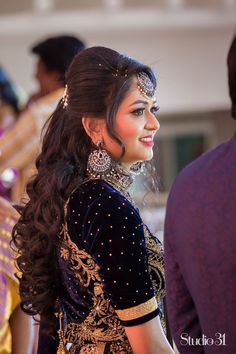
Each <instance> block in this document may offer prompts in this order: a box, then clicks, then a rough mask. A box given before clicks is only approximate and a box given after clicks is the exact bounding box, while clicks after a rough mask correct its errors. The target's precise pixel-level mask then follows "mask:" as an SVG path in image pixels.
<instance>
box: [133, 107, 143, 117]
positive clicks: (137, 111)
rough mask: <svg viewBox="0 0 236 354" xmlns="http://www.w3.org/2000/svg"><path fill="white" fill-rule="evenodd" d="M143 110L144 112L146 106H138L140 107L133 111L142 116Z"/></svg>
mask: <svg viewBox="0 0 236 354" xmlns="http://www.w3.org/2000/svg"><path fill="white" fill-rule="evenodd" d="M143 112H144V108H138V109H135V110H134V111H133V112H132V113H133V114H134V115H135V116H142V115H143Z"/></svg>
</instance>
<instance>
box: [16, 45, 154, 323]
mask: <svg viewBox="0 0 236 354" xmlns="http://www.w3.org/2000/svg"><path fill="white" fill-rule="evenodd" d="M140 71H144V72H146V73H147V75H148V76H149V77H150V80H151V81H152V82H153V85H154V86H156V79H155V75H154V74H153V72H152V70H151V69H150V68H149V67H147V66H145V65H143V64H141V63H139V62H138V61H136V60H134V59H131V58H129V57H127V56H124V55H121V54H119V53H118V52H116V51H114V50H112V49H108V48H104V47H92V48H88V49H86V50H84V51H82V52H81V53H79V54H78V55H77V56H76V57H75V58H74V60H73V62H72V64H71V66H70V68H69V71H68V73H67V77H66V82H67V86H68V105H67V106H66V107H64V106H63V100H61V101H60V102H59V104H58V106H57V109H56V111H55V112H54V113H53V114H52V116H51V118H50V120H49V123H48V128H47V130H46V133H45V135H44V138H43V145H42V152H41V153H40V155H39V156H38V158H37V160H36V167H37V174H36V176H35V177H34V178H33V179H32V180H31V181H30V183H29V184H28V185H27V193H28V195H29V201H28V203H27V204H26V205H25V206H23V207H20V208H18V209H19V212H20V214H21V216H20V219H19V221H18V223H17V224H16V225H15V227H14V230H13V242H14V244H15V247H16V248H17V249H18V258H17V264H18V267H19V269H20V271H21V272H22V278H21V279H20V294H21V305H22V308H23V310H24V311H25V312H27V313H28V314H31V315H36V314H40V315H41V318H42V319H44V320H45V321H46V322H47V323H48V324H49V325H50V326H51V327H52V324H53V322H54V320H55V316H54V311H55V303H56V298H57V295H58V290H57V288H58V281H57V279H58V274H59V270H58V269H57V260H56V248H57V245H58V243H59V242H60V241H59V237H58V235H59V232H60V229H61V226H62V223H63V221H64V210H63V207H64V205H65V201H66V200H67V198H68V196H69V195H70V193H71V191H72V190H73V189H74V188H75V186H76V185H78V183H79V182H81V181H82V180H83V179H84V177H85V174H86V166H87V159H88V155H89V153H90V151H91V150H92V149H93V148H94V147H93V146H92V143H91V140H90V138H89V137H88V135H87V134H86V132H85V130H84V128H83V125H82V117H83V116H90V117H98V118H100V117H101V118H105V119H106V122H107V128H108V132H109V134H110V135H111V137H113V138H114V139H115V140H116V141H117V142H118V143H119V144H120V145H121V146H122V147H123V145H122V142H121V141H120V140H119V139H118V138H117V137H116V134H115V131H114V120H115V115H116V112H117V109H118V107H119V105H120V103H121V102H122V100H123V99H124V97H125V95H126V94H127V92H128V90H129V89H130V86H131V83H132V78H133V77H134V75H135V74H137V73H138V72H140ZM123 149H124V147H123Z"/></svg>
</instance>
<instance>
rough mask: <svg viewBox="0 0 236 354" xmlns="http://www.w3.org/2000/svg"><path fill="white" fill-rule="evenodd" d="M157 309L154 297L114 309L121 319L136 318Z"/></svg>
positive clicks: (129, 319)
mask: <svg viewBox="0 0 236 354" xmlns="http://www.w3.org/2000/svg"><path fill="white" fill-rule="evenodd" d="M156 309H157V301H156V298H155V297H152V298H151V299H150V300H148V301H146V302H143V303H142V304H140V305H137V306H134V307H130V308H129V309H125V310H116V313H117V315H118V317H119V319H120V320H121V321H131V320H135V319H137V318H140V317H143V316H145V315H148V314H149V313H151V312H153V311H155V310H156Z"/></svg>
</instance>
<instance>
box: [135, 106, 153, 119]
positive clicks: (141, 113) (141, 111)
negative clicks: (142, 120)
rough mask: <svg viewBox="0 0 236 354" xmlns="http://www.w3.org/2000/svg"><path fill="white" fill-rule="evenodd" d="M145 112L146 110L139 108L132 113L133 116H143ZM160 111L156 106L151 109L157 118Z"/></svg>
mask: <svg viewBox="0 0 236 354" xmlns="http://www.w3.org/2000/svg"><path fill="white" fill-rule="evenodd" d="M144 111H145V108H137V109H135V110H134V111H133V112H131V113H132V114H134V115H135V116H138V117H140V116H142V115H143V112H144ZM158 111H159V107H158V106H154V107H152V108H151V112H152V114H153V115H154V116H155V117H156V116H157V112H158Z"/></svg>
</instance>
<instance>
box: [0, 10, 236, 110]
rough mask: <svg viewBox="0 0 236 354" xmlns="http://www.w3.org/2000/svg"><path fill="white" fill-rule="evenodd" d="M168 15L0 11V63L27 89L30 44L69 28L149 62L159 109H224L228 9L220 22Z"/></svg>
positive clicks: (30, 69) (29, 84)
mask: <svg viewBox="0 0 236 354" xmlns="http://www.w3.org/2000/svg"><path fill="white" fill-rule="evenodd" d="M234 11H235V10H234ZM153 14H154V15H155V16H156V17H155V16H153ZM235 15H236V12H235ZM148 16H149V17H148ZM165 16H166V23H165ZM168 16H169V15H168ZM168 16H167V15H165V12H161V13H159V12H158V11H157V9H156V8H154V9H153V11H152V10H148V11H146V10H145V9H144V10H142V11H141V10H140V11H136V10H135V11H130V10H129V11H128V12H127V11H126V10H125V9H122V10H117V12H115V11H113V12H112V11H110V12H109V11H108V12H107V11H105V10H97V11H94V10H93V11H90V12H89V11H81V12H73V13H71V12H65V13H64V14H63V13H60V12H59V13H53V12H52V13H50V14H46V15H45V14H38V15H35V14H14V15H7V16H0V62H1V63H2V64H3V65H4V66H5V67H6V69H7V70H8V71H9V73H10V74H11V76H12V78H13V79H14V80H15V81H16V82H17V83H19V84H20V85H21V86H22V87H23V88H24V89H25V90H26V91H28V92H30V91H32V90H33V89H34V87H35V83H34V81H33V80H32V75H33V66H34V59H35V58H34V57H33V56H31V55H30V53H29V48H30V46H31V45H32V44H33V43H35V42H36V41H38V40H40V39H42V38H44V37H46V36H48V35H51V34H55V33H63V32H67V33H74V34H77V35H79V36H81V37H82V38H83V39H84V40H86V41H87V43H88V45H89V46H91V45H105V46H109V47H112V48H114V49H117V50H119V51H121V52H125V53H127V54H129V55H131V56H134V57H136V58H138V59H140V60H143V61H144V62H145V63H147V64H151V65H152V66H153V67H154V69H155V70H156V72H157V74H158V77H159V89H158V99H159V104H160V106H161V112H162V113H178V112H185V111H187V112H191V111H193V112H194V111H206V110H222V109H223V110H225V109H227V108H228V107H229V99H228V88H227V78H226V55H227V51H228V48H229V44H230V41H231V38H232V35H233V33H234V30H235V26H234V22H233V21H232V13H231V14H230V13H229V16H230V18H229V21H227V17H226V18H225V20H224V21H223V22H220V21H219V18H218V17H216V21H215V22H214V21H212V18H211V17H206V18H205V19H204V17H202V18H201V17H199V15H198V17H196V18H195V17H194V14H192V13H191V16H192V17H191V18H192V23H191V21H187V20H186V16H185V17H182V22H181V15H180V14H178V13H177V14H176V17H174V16H173V14H172V17H170V16H169V17H168ZM178 16H179V17H178ZM196 16H197V15H196ZM208 16H209V14H208ZM217 16H218V15H217ZM149 18H150V21H149ZM176 18H177V21H176ZM172 19H175V20H172ZM202 19H203V20H202ZM235 19H236V16H235ZM190 20H191V19H190ZM210 20H211V21H212V22H209V21H210ZM122 21H123V23H122ZM235 22H236V20H235Z"/></svg>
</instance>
